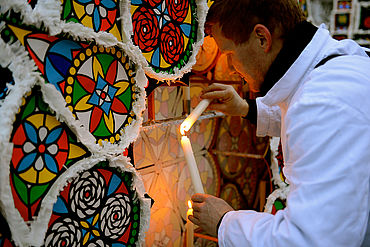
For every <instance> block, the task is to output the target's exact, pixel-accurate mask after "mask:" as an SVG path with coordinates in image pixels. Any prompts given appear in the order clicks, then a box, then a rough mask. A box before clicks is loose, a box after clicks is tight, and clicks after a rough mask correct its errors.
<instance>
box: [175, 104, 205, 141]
mask: <svg viewBox="0 0 370 247" xmlns="http://www.w3.org/2000/svg"><path fill="white" fill-rule="evenodd" d="M209 103H211V100H210V99H204V100H202V101H201V102H199V104H198V105H197V107H195V108H194V110H193V111H192V112H191V113H190V115H189V116H188V117H187V118H186V119H185V120H184V122H182V124H181V125H180V132H181V134H182V135H185V132H187V131H189V130H190V128H191V126H193V124H194V123H195V121H197V119H198V118H199V116H200V115H202V113H203V112H204V111H205V110H206V109H207V107H208V105H209Z"/></svg>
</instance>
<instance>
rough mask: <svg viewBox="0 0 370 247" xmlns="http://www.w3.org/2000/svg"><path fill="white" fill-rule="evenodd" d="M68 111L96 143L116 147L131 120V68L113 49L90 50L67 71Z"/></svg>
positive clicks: (132, 70)
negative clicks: (108, 143)
mask: <svg viewBox="0 0 370 247" xmlns="http://www.w3.org/2000/svg"><path fill="white" fill-rule="evenodd" d="M68 73H69V74H68V75H67V85H66V88H65V94H66V96H65V100H66V102H67V105H68V108H69V109H70V110H71V111H72V113H73V114H74V116H75V117H76V118H78V119H79V120H80V121H81V122H82V124H83V126H84V127H85V128H87V129H88V130H89V131H90V133H92V134H93V136H94V137H95V138H96V139H97V142H99V143H101V142H102V141H107V142H111V143H118V142H119V141H120V139H121V135H122V133H123V129H124V127H126V126H128V125H130V124H131V123H132V122H133V120H134V118H135V116H136V115H135V112H134V111H133V104H134V102H135V99H136V91H135V86H134V85H135V75H136V71H135V68H134V65H133V64H131V62H130V61H129V60H128V58H127V57H126V56H125V55H124V54H122V52H121V51H119V50H118V49H116V48H104V47H98V46H89V47H87V48H86V49H85V50H83V51H81V52H80V53H78V55H76V56H75V58H74V60H73V66H72V67H71V68H70V69H69V70H68Z"/></svg>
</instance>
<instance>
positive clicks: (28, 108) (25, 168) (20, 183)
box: [10, 88, 90, 221]
mask: <svg viewBox="0 0 370 247" xmlns="http://www.w3.org/2000/svg"><path fill="white" fill-rule="evenodd" d="M13 126H14V128H13V133H12V135H11V138H10V141H11V142H12V143H13V144H14V147H13V154H12V159H11V164H10V185H11V189H12V194H13V198H14V202H15V207H16V208H17V209H18V211H19V213H20V214H21V216H22V217H23V219H24V220H25V221H31V220H32V219H33V217H34V216H37V214H38V211H39V209H40V203H41V201H42V199H43V197H44V196H45V195H46V193H47V192H48V191H49V189H50V187H51V185H52V184H53V183H54V182H55V181H56V179H57V178H58V177H59V176H60V174H62V173H63V172H65V171H66V170H67V168H68V167H70V166H72V165H73V164H74V163H76V162H77V161H79V160H81V159H83V158H85V157H88V156H90V152H89V151H88V150H87V148H86V147H84V146H83V145H82V144H81V143H79V142H77V138H76V136H75V135H74V134H73V133H72V132H71V130H70V129H69V128H68V127H67V125H66V124H64V123H61V122H59V121H58V120H57V119H56V117H55V115H54V114H53V113H52V112H51V111H50V110H49V108H48V106H47V105H46V103H45V102H43V100H42V96H41V92H40V91H39V89H37V88H36V89H34V90H33V91H32V93H31V94H30V95H29V96H28V97H27V98H26V99H23V104H22V107H21V108H20V110H19V113H18V114H17V116H16V121H15V122H14V124H13Z"/></svg>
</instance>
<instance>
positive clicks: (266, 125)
mask: <svg viewBox="0 0 370 247" xmlns="http://www.w3.org/2000/svg"><path fill="white" fill-rule="evenodd" d="M261 99H262V98H257V99H256V105H257V133H256V134H257V136H261V137H263V136H276V137H280V126H281V123H280V121H281V112H280V107H279V106H268V105H266V104H264V103H263V102H262V100H261Z"/></svg>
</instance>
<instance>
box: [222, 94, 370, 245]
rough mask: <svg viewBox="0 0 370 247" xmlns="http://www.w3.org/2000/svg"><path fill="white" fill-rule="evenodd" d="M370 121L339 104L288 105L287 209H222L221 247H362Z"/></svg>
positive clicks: (314, 101) (312, 101)
mask: <svg viewBox="0 0 370 247" xmlns="http://www.w3.org/2000/svg"><path fill="white" fill-rule="evenodd" d="M257 103H258V101H257ZM258 114H259V112H258ZM369 121H370V120H369V119H367V117H366V116H364V115H363V113H361V112H359V111H358V110H357V109H354V108H352V107H349V106H348V105H346V104H344V103H343V102H342V101H340V100H337V101H336V100H328V99H325V98H322V99H318V98H311V97H307V98H306V100H305V101H301V102H298V103H296V104H295V105H293V106H292V107H290V108H289V110H288V112H287V114H286V117H285V126H284V128H285V129H284V131H285V132H284V133H286V138H285V142H286V143H285V146H287V147H289V150H287V149H286V150H284V155H285V156H284V158H285V161H286V162H285V167H284V173H285V175H286V177H287V179H288V181H289V183H290V193H289V195H288V197H287V207H286V208H285V209H284V210H280V211H278V212H277V213H276V215H271V214H268V213H258V212H255V211H234V212H228V213H227V214H226V215H225V216H224V218H223V220H222V222H221V225H220V228H219V231H218V234H219V235H218V236H219V245H220V246H228V247H231V246H235V247H236V246H241V243H243V246H246V247H256V246H265V247H273V246H274V247H280V246H281V247H283V246H300V247H305V246H307V247H309V246H317V247H320V246H343V247H344V246H346V247H351V246H360V245H361V242H362V240H363V238H364V235H365V231H366V229H367V222H368V217H369V204H370V202H369V178H370V163H369V161H370V152H369V150H370V125H369ZM283 146H284V145H283Z"/></svg>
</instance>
